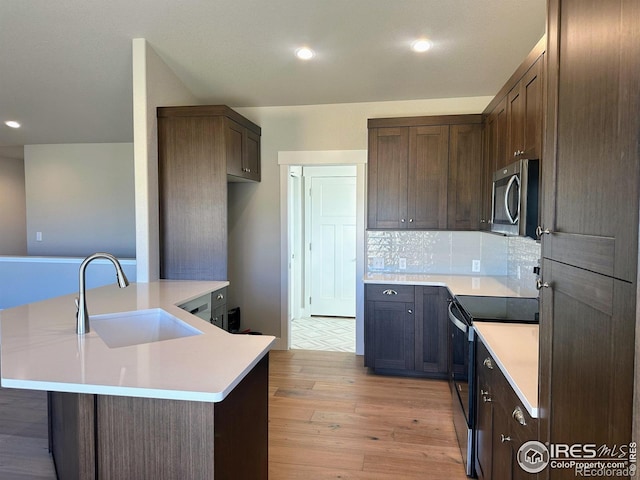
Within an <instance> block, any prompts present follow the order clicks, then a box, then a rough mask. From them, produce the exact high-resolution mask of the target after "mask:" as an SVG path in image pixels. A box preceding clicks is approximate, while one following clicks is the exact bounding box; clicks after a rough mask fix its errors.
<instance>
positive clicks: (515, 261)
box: [367, 230, 540, 281]
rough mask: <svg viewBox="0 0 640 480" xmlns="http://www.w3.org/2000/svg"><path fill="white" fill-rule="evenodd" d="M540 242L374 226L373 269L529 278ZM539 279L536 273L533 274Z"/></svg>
mask: <svg viewBox="0 0 640 480" xmlns="http://www.w3.org/2000/svg"><path fill="white" fill-rule="evenodd" d="M539 258H540V244H539V243H537V242H536V241H535V240H532V239H530V238H524V237H504V236H501V235H494V234H491V233H486V232H458V231H397V230H384V231H377V230H376V231H373V230H372V231H368V232H367V270H368V271H369V272H389V273H391V272H395V273H432V274H454V275H471V274H475V275H479V276H481V275H509V276H512V277H514V278H523V279H525V280H526V279H527V278H526V277H528V276H529V275H533V267H534V266H536V265H537V263H538V259H539ZM531 278H533V281H535V275H533V276H532V277H531Z"/></svg>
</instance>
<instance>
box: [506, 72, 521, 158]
mask: <svg viewBox="0 0 640 480" xmlns="http://www.w3.org/2000/svg"><path fill="white" fill-rule="evenodd" d="M521 86H522V84H521V83H520V82H519V83H518V84H517V85H516V86H515V87H513V88H512V89H511V91H510V92H509V93H508V94H507V139H508V141H507V159H508V160H507V164H509V163H512V162H514V161H515V160H516V159H517V158H520V155H521V153H522V150H523V149H524V108H525V100H524V95H523V92H522V88H521Z"/></svg>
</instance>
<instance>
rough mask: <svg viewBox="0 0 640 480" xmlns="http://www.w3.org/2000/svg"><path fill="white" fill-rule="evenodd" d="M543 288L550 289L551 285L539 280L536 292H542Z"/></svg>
mask: <svg viewBox="0 0 640 480" xmlns="http://www.w3.org/2000/svg"><path fill="white" fill-rule="evenodd" d="M543 288H549V284H548V283H547V282H543V281H542V280H540V279H539V278H538V279H537V280H536V290H542V289H543Z"/></svg>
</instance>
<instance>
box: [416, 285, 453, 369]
mask: <svg viewBox="0 0 640 480" xmlns="http://www.w3.org/2000/svg"><path fill="white" fill-rule="evenodd" d="M415 289H416V293H415V295H416V299H415V307H416V310H415V312H416V327H415V328H416V330H415V369H416V370H418V371H422V372H428V373H431V374H433V376H434V377H437V376H441V377H442V378H446V377H447V348H448V341H447V340H448V339H447V326H448V316H447V299H448V297H449V295H448V292H447V289H446V288H445V287H415Z"/></svg>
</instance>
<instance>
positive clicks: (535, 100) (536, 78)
mask: <svg viewBox="0 0 640 480" xmlns="http://www.w3.org/2000/svg"><path fill="white" fill-rule="evenodd" d="M543 70H544V55H543V56H541V57H540V58H539V59H538V60H537V61H536V63H534V64H533V66H532V67H531V68H530V69H529V71H528V72H527V73H526V74H525V76H524V77H523V78H522V80H521V81H520V90H521V92H522V95H523V100H524V105H523V112H522V115H523V125H522V129H523V139H522V142H523V143H522V148H521V150H522V152H523V153H522V156H523V157H524V158H529V159H536V158H537V159H540V158H541V155H542V124H543V114H542V112H543V109H542V105H543V83H544V78H543Z"/></svg>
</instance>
